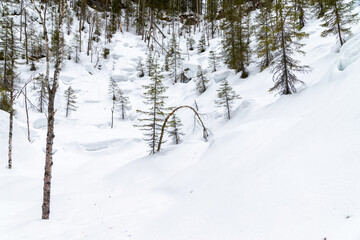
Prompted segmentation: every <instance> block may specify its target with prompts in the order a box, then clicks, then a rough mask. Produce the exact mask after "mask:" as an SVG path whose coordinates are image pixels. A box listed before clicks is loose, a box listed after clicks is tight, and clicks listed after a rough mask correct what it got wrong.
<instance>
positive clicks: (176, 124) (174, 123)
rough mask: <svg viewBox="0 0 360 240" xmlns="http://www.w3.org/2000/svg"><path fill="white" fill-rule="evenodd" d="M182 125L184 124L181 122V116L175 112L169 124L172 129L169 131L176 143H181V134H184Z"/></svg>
mask: <svg viewBox="0 0 360 240" xmlns="http://www.w3.org/2000/svg"><path fill="white" fill-rule="evenodd" d="M182 126H183V124H182V123H181V120H180V118H178V117H177V116H176V115H175V114H173V115H172V117H171V120H170V121H169V125H168V127H169V128H170V129H168V130H167V132H168V134H169V136H170V137H171V138H172V140H173V143H175V144H179V143H180V142H181V136H182V135H184V133H183V132H182V131H181V127H182Z"/></svg>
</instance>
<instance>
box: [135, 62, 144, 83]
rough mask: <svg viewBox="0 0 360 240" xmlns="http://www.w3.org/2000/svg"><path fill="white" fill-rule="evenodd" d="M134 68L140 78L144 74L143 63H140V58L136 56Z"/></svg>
mask: <svg viewBox="0 0 360 240" xmlns="http://www.w3.org/2000/svg"><path fill="white" fill-rule="evenodd" d="M136 70H137V71H138V72H139V73H138V77H140V78H142V77H144V76H145V73H144V64H143V63H142V60H141V58H140V57H139V58H138V62H137V66H136Z"/></svg>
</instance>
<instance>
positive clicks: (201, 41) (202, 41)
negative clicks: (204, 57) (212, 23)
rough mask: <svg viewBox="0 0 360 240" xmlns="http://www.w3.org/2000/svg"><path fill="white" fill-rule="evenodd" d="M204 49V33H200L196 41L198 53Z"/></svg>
mask: <svg viewBox="0 0 360 240" xmlns="http://www.w3.org/2000/svg"><path fill="white" fill-rule="evenodd" d="M205 51H206V40H205V34H204V33H203V34H201V37H200V40H199V43H198V53H203V52H205Z"/></svg>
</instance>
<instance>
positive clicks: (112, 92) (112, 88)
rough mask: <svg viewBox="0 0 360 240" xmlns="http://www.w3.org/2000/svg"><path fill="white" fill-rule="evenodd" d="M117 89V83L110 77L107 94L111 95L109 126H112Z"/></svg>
mask: <svg viewBox="0 0 360 240" xmlns="http://www.w3.org/2000/svg"><path fill="white" fill-rule="evenodd" d="M118 91H119V87H118V85H117V83H116V82H115V79H114V78H110V82H109V92H108V94H109V96H110V97H111V100H112V107H111V128H113V127H114V112H115V109H116V104H117V101H118V98H117V94H118Z"/></svg>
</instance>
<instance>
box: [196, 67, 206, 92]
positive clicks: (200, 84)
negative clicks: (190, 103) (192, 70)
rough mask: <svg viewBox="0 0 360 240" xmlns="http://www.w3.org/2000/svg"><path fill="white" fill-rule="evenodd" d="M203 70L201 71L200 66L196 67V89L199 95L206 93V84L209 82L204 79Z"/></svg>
mask: <svg viewBox="0 0 360 240" xmlns="http://www.w3.org/2000/svg"><path fill="white" fill-rule="evenodd" d="M205 73H206V72H204V70H202V68H201V66H200V65H198V69H197V73H196V88H197V90H198V91H199V93H203V92H205V91H206V88H207V83H208V82H209V80H207V79H206V77H205Z"/></svg>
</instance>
